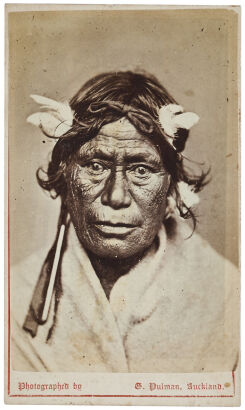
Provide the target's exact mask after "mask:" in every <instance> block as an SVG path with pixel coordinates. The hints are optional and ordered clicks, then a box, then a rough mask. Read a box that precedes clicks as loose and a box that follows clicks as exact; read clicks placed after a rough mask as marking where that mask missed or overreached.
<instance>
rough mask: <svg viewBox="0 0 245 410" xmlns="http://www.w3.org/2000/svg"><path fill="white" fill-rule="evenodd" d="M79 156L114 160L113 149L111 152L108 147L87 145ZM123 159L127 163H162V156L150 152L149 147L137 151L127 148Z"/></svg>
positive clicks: (87, 158) (157, 164)
mask: <svg viewBox="0 0 245 410" xmlns="http://www.w3.org/2000/svg"><path fill="white" fill-rule="evenodd" d="M79 157H80V158H81V159H83V160H85V161H88V160H91V159H93V158H97V159H101V160H104V161H111V162H113V160H114V155H113V151H112V152H110V151H108V149H106V150H104V149H103V148H100V147H86V148H85V149H82V150H80V152H79ZM123 161H124V162H125V163H127V164H130V163H141V162H145V163H148V164H151V165H153V166H154V165H155V166H158V167H159V165H162V161H161V158H160V157H158V155H157V154H155V155H154V153H152V152H149V151H148V150H147V149H145V150H144V149H139V152H136V153H135V152H130V151H129V150H127V151H126V154H125V156H124V158H123Z"/></svg>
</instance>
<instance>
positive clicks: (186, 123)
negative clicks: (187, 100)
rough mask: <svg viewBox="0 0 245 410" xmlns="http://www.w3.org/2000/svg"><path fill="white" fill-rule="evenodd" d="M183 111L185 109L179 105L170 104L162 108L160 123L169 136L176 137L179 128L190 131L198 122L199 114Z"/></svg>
mask: <svg viewBox="0 0 245 410" xmlns="http://www.w3.org/2000/svg"><path fill="white" fill-rule="evenodd" d="M183 111H184V109H183V107H182V106H181V105H177V104H168V105H164V106H163V107H161V108H160V110H159V121H160V124H161V126H162V128H163V130H164V131H165V132H166V134H167V135H169V136H171V137H174V135H175V133H176V132H177V130H178V128H184V129H187V130H189V129H190V128H191V127H192V126H193V125H195V124H196V123H197V122H198V120H199V116H198V115H197V114H195V113H193V112H185V113H183Z"/></svg>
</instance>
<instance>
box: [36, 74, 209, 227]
mask: <svg viewBox="0 0 245 410" xmlns="http://www.w3.org/2000/svg"><path fill="white" fill-rule="evenodd" d="M167 104H177V103H176V101H175V100H174V99H173V98H172V97H171V95H170V94H169V93H168V92H167V90H166V89H165V88H164V87H163V86H162V85H161V84H160V83H159V82H158V80H157V79H156V78H155V77H154V76H152V75H149V74H146V73H142V72H141V73H139V72H131V71H126V72H109V73H104V74H100V75H98V76H96V77H94V78H92V79H91V80H89V81H88V82H86V83H85V84H84V86H83V87H82V88H81V89H80V90H79V91H78V92H77V94H76V95H75V96H74V97H73V98H72V99H71V101H70V106H71V108H72V110H73V112H74V121H73V126H72V128H71V129H70V130H69V131H68V132H67V133H66V134H65V135H64V138H60V139H59V140H58V142H57V143H56V145H55V147H54V149H53V152H52V157H51V161H50V162H49V165H48V170H47V172H45V171H44V170H43V169H42V168H39V169H38V171H37V179H38V183H39V184H40V186H41V187H42V188H43V189H45V190H48V191H50V192H51V196H52V197H54V198H56V197H57V196H61V199H62V200H64V199H65V197H66V182H65V178H64V173H65V169H66V166H67V164H68V162H69V161H70V160H71V158H72V155H73V154H74V153H75V152H76V151H77V150H78V149H79V147H80V146H81V145H82V144H83V143H84V142H86V141H88V140H90V139H91V138H93V137H95V136H96V135H97V134H98V132H99V130H100V129H101V127H102V126H103V125H105V124H108V123H110V122H114V121H117V120H118V119H120V118H122V117H124V116H127V117H128V119H129V120H130V122H132V124H133V125H134V126H135V127H136V128H137V129H138V130H139V132H141V133H143V134H146V135H147V136H148V137H150V138H152V139H153V140H154V143H156V144H157V145H158V147H159V149H160V150H161V153H162V154H164V155H162V157H163V162H164V165H165V167H166V170H167V171H168V172H169V174H170V175H171V184H170V190H169V195H173V196H174V197H175V200H176V204H177V208H178V210H179V213H180V215H181V216H182V217H184V218H190V217H191V218H192V220H193V223H194V227H195V225H196V218H195V215H194V214H193V211H192V209H190V208H188V207H187V206H186V204H185V203H184V202H183V200H182V199H181V197H180V194H179V191H178V186H177V183H178V182H180V181H184V182H186V183H187V184H189V185H191V186H192V189H193V191H194V192H198V191H200V190H201V189H202V188H203V186H204V185H206V183H207V182H206V176H207V174H208V172H206V173H205V172H203V171H201V172H200V174H199V175H195V174H194V173H193V172H192V171H191V170H187V168H186V167H185V166H184V159H183V157H182V155H181V154H180V153H179V151H182V150H183V148H184V144H185V141H186V139H187V137H188V131H186V130H182V131H185V132H183V133H182V135H179V138H178V141H179V144H180V146H178V145H177V143H176V141H175V144H176V145H175V149H174V148H173V147H172V145H170V144H169V142H168V141H167V138H166V137H165V134H164V131H163V130H162V129H161V127H160V126H159V125H158V111H159V108H160V107H161V106H163V105H167ZM132 113H133V114H134V115H133V114H132ZM41 172H44V173H45V175H46V177H45V178H42V176H41Z"/></svg>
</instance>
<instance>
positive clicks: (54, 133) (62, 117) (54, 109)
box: [27, 94, 73, 138]
mask: <svg viewBox="0 0 245 410" xmlns="http://www.w3.org/2000/svg"><path fill="white" fill-rule="evenodd" d="M31 98H32V99H33V100H34V101H35V102H36V103H38V104H40V105H41V107H40V108H41V109H42V110H44V112H38V113H35V114H32V115H30V116H29V117H28V118H27V122H29V123H31V124H33V125H35V126H37V127H40V128H41V129H42V130H43V132H44V134H47V135H48V136H50V137H52V138H59V137H61V136H62V135H63V134H65V133H66V132H67V131H69V129H70V128H71V127H72V124H73V111H72V110H71V107H70V106H69V104H68V102H67V101H65V102H59V101H55V100H52V99H51V98H47V97H43V96H41V95H36V94H32V95H31Z"/></svg>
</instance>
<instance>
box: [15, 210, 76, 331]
mask: <svg viewBox="0 0 245 410" xmlns="http://www.w3.org/2000/svg"><path fill="white" fill-rule="evenodd" d="M68 224H69V221H68V214H67V211H66V209H64V208H63V207H62V209H61V213H60V218H59V223H58V231H57V235H56V239H55V242H54V244H53V246H52V248H51V249H50V251H49V252H48V255H47V257H46V259H45V261H44V263H43V266H42V269H41V272H40V275H39V278H38V281H37V284H36V287H35V290H34V293H33V296H32V300H31V303H30V306H29V310H28V313H27V315H26V318H25V322H24V325H23V329H24V330H26V331H27V332H29V333H30V334H31V335H32V337H35V336H36V334H37V329H38V325H43V324H44V323H46V321H47V319H48V315H49V311H50V306H51V301H52V296H53V294H54V291H55V287H56V283H57V278H58V274H59V273H60V267H61V261H62V257H63V253H64V250H65V242H66V241H65V238H66V228H67V226H68Z"/></svg>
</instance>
